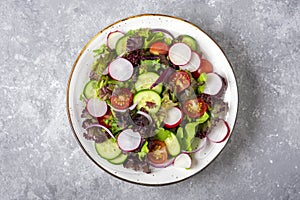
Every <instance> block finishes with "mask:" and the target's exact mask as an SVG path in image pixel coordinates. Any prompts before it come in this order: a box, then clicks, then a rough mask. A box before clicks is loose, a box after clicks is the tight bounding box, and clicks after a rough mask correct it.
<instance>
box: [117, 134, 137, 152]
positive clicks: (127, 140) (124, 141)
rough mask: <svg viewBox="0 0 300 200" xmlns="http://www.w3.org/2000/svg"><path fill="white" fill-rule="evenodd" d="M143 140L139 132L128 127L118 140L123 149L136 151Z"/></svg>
mask: <svg viewBox="0 0 300 200" xmlns="http://www.w3.org/2000/svg"><path fill="white" fill-rule="evenodd" d="M141 140H142V137H141V135H140V134H139V133H138V132H134V131H133V130H132V129H126V130H124V131H122V132H121V133H120V134H119V136H118V139H117V142H118V145H119V147H120V149H122V150H123V151H134V150H136V149H137V148H138V147H139V146H140V144H141Z"/></svg>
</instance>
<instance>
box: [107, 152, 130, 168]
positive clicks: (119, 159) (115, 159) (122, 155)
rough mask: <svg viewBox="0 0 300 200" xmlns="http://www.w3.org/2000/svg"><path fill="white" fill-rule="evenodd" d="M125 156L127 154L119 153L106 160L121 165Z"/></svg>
mask: <svg viewBox="0 0 300 200" xmlns="http://www.w3.org/2000/svg"><path fill="white" fill-rule="evenodd" d="M127 157H128V154H120V155H119V156H118V157H116V158H114V159H112V160H108V162H110V163H111V164H114V165H121V164H123V163H124V162H125V160H126V159H127Z"/></svg>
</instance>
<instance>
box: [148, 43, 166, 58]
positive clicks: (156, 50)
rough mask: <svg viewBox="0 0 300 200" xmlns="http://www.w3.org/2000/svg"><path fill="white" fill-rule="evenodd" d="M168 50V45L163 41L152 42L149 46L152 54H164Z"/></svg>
mask: <svg viewBox="0 0 300 200" xmlns="http://www.w3.org/2000/svg"><path fill="white" fill-rule="evenodd" d="M168 51H169V46H168V45H167V44H166V43H164V42H154V43H153V44H151V46H150V53H152V54H154V55H159V54H160V55H166V54H167V53H168Z"/></svg>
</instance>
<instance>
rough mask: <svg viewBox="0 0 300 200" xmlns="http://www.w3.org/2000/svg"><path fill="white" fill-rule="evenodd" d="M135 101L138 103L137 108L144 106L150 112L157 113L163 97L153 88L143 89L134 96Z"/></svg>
mask: <svg viewBox="0 0 300 200" xmlns="http://www.w3.org/2000/svg"><path fill="white" fill-rule="evenodd" d="M133 103H137V109H141V108H144V109H145V110H146V111H148V112H149V113H156V112H157V111H158V110H159V108H160V105H161V98H160V96H159V94H158V93H157V92H155V91H153V90H142V91H140V92H138V93H137V94H136V95H135V96H134V98H133Z"/></svg>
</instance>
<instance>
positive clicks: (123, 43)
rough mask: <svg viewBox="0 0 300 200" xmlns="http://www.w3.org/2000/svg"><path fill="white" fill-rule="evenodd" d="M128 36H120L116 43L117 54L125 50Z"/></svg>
mask: <svg viewBox="0 0 300 200" xmlns="http://www.w3.org/2000/svg"><path fill="white" fill-rule="evenodd" d="M127 40H128V36H123V37H121V38H120V39H119V40H118V41H117V43H116V53H117V55H118V56H119V55H121V54H123V53H125V52H126V46H127Z"/></svg>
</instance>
